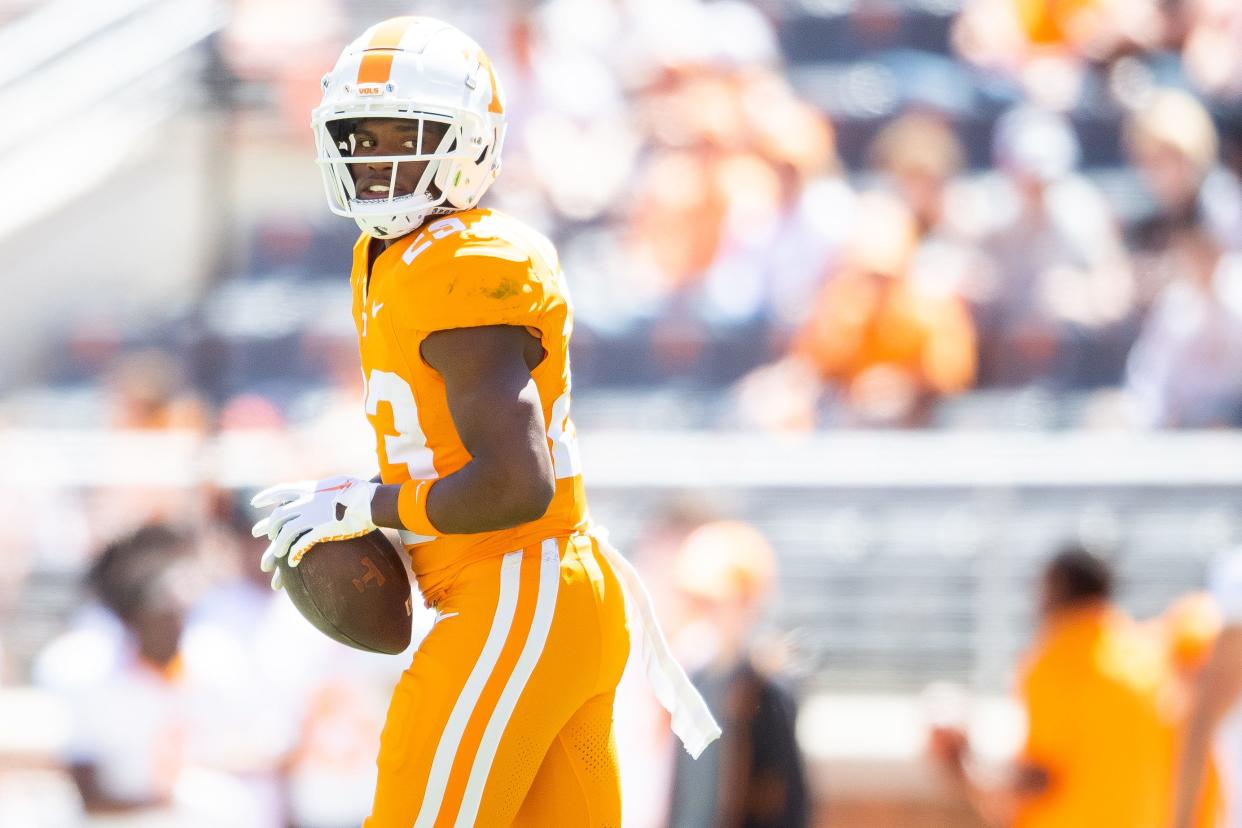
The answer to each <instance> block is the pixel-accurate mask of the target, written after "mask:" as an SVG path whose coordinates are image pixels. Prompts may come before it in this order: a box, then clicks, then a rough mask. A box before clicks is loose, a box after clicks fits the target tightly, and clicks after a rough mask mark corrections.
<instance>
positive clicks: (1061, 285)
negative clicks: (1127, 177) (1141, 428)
mask: <svg viewBox="0 0 1242 828" xmlns="http://www.w3.org/2000/svg"><path fill="white" fill-rule="evenodd" d="M993 152H994V155H995V157H996V163H997V167H998V172H999V178H994V179H993V180H992V181H990V182H988V186H989V188H990V189H992V190H993V191H992V192H991V193H990V195H989V209H990V211H991V216H992V217H993V219H994V222H995V223H994V225H993V229H992V230H991V231H990V232H989V233H988V234H987V236H986V238H985V240H984V245H985V249H986V250H987V252H988V253H989V254H990V255H991V257H992V259H993V262H994V267H995V281H994V283H993V284H992V285H991V286H989V287H988V288H987V289H986V291H985V297H984V298H983V302H982V305H981V307H980V308H979V310H978V324H979V331H980V333H979V340H980V348H979V352H980V355H981V356H982V358H983V360H982V363H981V365H980V384H981V385H1008V386H1011V385H1026V384H1029V383H1031V382H1035V381H1037V380H1040V379H1042V378H1051V379H1052V380H1053V381H1054V382H1056V383H1057V384H1059V385H1060V386H1062V387H1065V386H1069V387H1073V386H1075V385H1081V384H1092V381H1093V380H1094V384H1099V381H1100V377H1098V374H1100V373H1101V372H1103V373H1104V374H1105V378H1106V379H1107V380H1111V381H1113V382H1115V381H1116V374H1118V373H1120V366H1121V362H1122V359H1123V357H1124V353H1125V346H1127V345H1128V337H1124V329H1123V330H1121V331H1120V332H1119V333H1121V334H1122V335H1123V338H1122V339H1121V341H1120V346H1118V347H1115V348H1114V350H1116V352H1117V353H1116V355H1115V357H1114V358H1113V359H1112V360H1111V362H1112V363H1115V364H1113V365H1110V364H1109V363H1110V360H1109V359H1108V353H1107V351H1106V350H1105V345H1106V344H1107V342H1108V335H1109V333H1110V331H1111V332H1113V333H1118V330H1117V325H1118V323H1120V322H1121V321H1122V320H1124V319H1125V318H1126V317H1127V316H1128V315H1129V314H1130V312H1131V307H1132V301H1133V300H1132V294H1133V288H1132V282H1131V274H1130V269H1129V265H1128V261H1127V258H1126V253H1125V249H1124V248H1123V246H1122V241H1121V237H1120V233H1119V230H1118V227H1117V224H1116V221H1115V220H1114V218H1113V216H1112V213H1111V211H1110V210H1109V207H1108V205H1107V203H1106V202H1105V201H1104V198H1103V196H1102V195H1101V194H1100V193H1099V192H1098V191H1097V190H1096V188H1095V187H1094V186H1092V185H1091V184H1090V183H1089V182H1087V181H1086V180H1085V179H1084V178H1081V177H1079V176H1078V175H1076V174H1074V170H1075V167H1076V166H1077V164H1078V156H1079V147H1078V140H1077V138H1076V136H1075V134H1074V131H1073V129H1072V127H1071V126H1070V124H1069V123H1068V122H1067V121H1066V120H1065V119H1064V118H1062V117H1061V116H1059V115H1055V114H1053V113H1051V112H1047V111H1043V110H1039V109H1036V108H1033V107H1019V108H1017V109H1014V110H1012V111H1010V112H1009V113H1007V114H1006V115H1005V116H1004V117H1003V118H1001V119H1000V121H999V122H998V123H997V125H996V130H995V133H994V136H993ZM1109 373H1111V374H1112V375H1113V376H1111V377H1110V376H1108V374H1109Z"/></svg>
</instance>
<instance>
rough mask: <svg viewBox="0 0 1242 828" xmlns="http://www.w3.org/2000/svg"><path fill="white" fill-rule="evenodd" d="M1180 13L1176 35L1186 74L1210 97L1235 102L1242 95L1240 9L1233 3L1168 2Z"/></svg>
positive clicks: (1224, 0)
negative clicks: (1178, 34)
mask: <svg viewBox="0 0 1242 828" xmlns="http://www.w3.org/2000/svg"><path fill="white" fill-rule="evenodd" d="M1169 5H1170V6H1172V7H1173V8H1174V9H1176V10H1177V11H1178V12H1180V15H1179V19H1178V21H1177V23H1178V30H1179V33H1181V32H1184V33H1185V34H1184V38H1183V40H1182V60H1183V63H1184V64H1185V67H1186V73H1187V74H1188V75H1189V76H1190V78H1191V80H1193V81H1194V83H1195V85H1196V86H1198V87H1199V88H1200V89H1202V90H1203V91H1204V92H1206V93H1208V94H1209V95H1211V96H1213V97H1217V98H1220V99H1222V100H1228V99H1234V100H1236V99H1237V97H1238V96H1239V95H1240V94H1242V50H1239V49H1238V43H1240V42H1242V7H1240V6H1239V5H1238V4H1237V3H1236V2H1234V0H1181V2H1178V3H1170V4H1169Z"/></svg>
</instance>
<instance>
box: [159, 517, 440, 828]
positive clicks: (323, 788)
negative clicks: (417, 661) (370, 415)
mask: <svg viewBox="0 0 1242 828" xmlns="http://www.w3.org/2000/svg"><path fill="white" fill-rule="evenodd" d="M247 500H248V498H240V497H236V496H235V494H233V493H229V494H225V495H222V496H221V497H220V498H219V500H218V503H217V511H218V512H219V515H218V518H219V519H220V520H219V524H218V529H219V531H218V533H217V534H218V537H217V543H218V545H219V547H220V550H221V551H222V552H223V553H224V554H223V555H222V556H221V557H222V558H223V559H224V562H225V565H226V577H224V578H223V579H222V580H221V581H220V583H218V584H217V585H216V586H215V587H214V588H213V589H212V590H211V591H209V592H207V593H206V594H205V595H203V596H202V598H201V599H200V600H199V601H198V602H197V603H196V604H195V606H194V609H193V611H192V613H191V615H190V618H189V622H188V625H187V629H186V634H185V645H184V648H183V649H184V652H185V659H186V662H187V665H188V667H189V668H190V671H191V673H192V674H193V675H195V676H197V677H199V681H198V683H199V684H200V685H201V686H203V688H204V690H206V691H207V693H209V695H210V699H211V702H210V704H205V705H201V706H199V707H198V708H196V709H195V711H194V717H195V720H194V721H195V730H196V732H198V733H199V734H200V736H199V738H198V741H197V744H198V748H199V750H198V757H199V758H200V760H202V761H204V762H210V763H211V764H212V765H213V766H214V767H218V768H222V769H227V770H229V771H230V773H231V774H232V775H233V776H234V778H235V779H236V780H237V781H238V783H240V784H241V785H244V786H245V788H246V790H247V793H248V795H249V796H250V797H251V798H252V801H253V802H254V803H255V805H254V807H255V809H256V810H261V811H262V813H263V815H264V816H263V819H262V821H260V822H257V823H255V824H256V826H257V825H263V826H269V825H270V826H277V825H293V826H297V828H344V826H348V825H358V824H360V823H361V822H362V820H363V819H364V818H365V817H366V816H367V814H369V813H370V810H371V803H372V798H373V796H374V793H375V755H376V753H377V751H378V750H379V732H380V729H381V727H382V725H383V719H384V711H385V710H386V709H387V703H388V698H389V696H390V694H391V692H392V687H393V685H395V684H396V682H397V678H398V677H399V675H400V673H401V670H402V668H403V666H404V665H405V664H406V663H408V660H407V661H403V660H402V659H400V658H391V657H389V656H382V655H376V654H371V653H363V652H359V651H357V650H352V649H349V648H347V647H343V646H341V645H339V644H337V643H336V642H333V641H332V640H330V639H329V638H327V637H326V636H324V635H322V634H320V633H319V632H318V631H317V630H316V629H314V628H313V627H312V626H311V625H310V624H308V623H307V622H306V621H305V619H303V618H302V617H301V615H299V614H298V611H297V610H296V609H295V608H294V606H293V604H292V603H290V602H289V601H285V600H281V599H280V596H279V594H278V593H276V592H273V591H272V590H271V588H270V587H269V584H268V581H269V580H270V575H267V574H265V573H263V572H261V571H260V570H259V568H258V566H257V564H256V560H257V555H258V552H260V551H261V550H262V547H263V545H264V544H261V543H260V542H259V541H257V540H255V539H254V537H253V536H252V535H251V533H250V526H251V524H253V523H254V520H255V518H256V515H255V514H254V513H253V512H252V511H251V510H250V509H249V507H248V506H247V505H245V503H246V501H247ZM429 628H430V612H429V611H427V610H425V609H424V610H422V611H420V612H418V613H416V615H415V618H414V635H413V641H412V643H411V647H415V646H417V644H418V641H419V640H420V639H421V638H422V636H423V634H425V633H426V631H427V630H428V629H429Z"/></svg>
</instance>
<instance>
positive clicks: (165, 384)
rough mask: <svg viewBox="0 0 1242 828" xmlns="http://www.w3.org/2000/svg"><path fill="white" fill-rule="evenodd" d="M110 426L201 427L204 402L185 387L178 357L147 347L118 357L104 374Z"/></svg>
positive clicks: (206, 417)
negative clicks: (110, 411) (110, 415)
mask: <svg viewBox="0 0 1242 828" xmlns="http://www.w3.org/2000/svg"><path fill="white" fill-rule="evenodd" d="M105 381H106V386H107V390H108V392H109V398H110V399H109V402H110V405H111V408H112V418H111V423H110V425H112V426H113V427H114V428H137V429H193V430H201V429H203V428H205V427H206V426H207V425H208V424H209V421H210V413H209V409H208V407H207V405H206V404H205V403H204V402H203V401H202V400H201V399H200V398H199V397H198V395H197V394H196V393H195V392H194V391H193V390H192V389H191V388H190V387H189V382H188V376H187V374H186V371H185V369H184V366H182V365H181V364H180V363H179V361H178V360H177V359H176V358H175V357H173V356H172V355H171V354H168V353H166V352H164V351H161V350H158V349H148V350H144V351H135V352H132V353H128V354H125V355H123V356H121V357H120V358H118V359H117V360H116V362H115V364H114V365H113V366H112V367H111V368H110V369H109V371H108V372H107V374H106V375H105Z"/></svg>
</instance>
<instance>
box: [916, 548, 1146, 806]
mask: <svg viewBox="0 0 1242 828" xmlns="http://www.w3.org/2000/svg"><path fill="white" fill-rule="evenodd" d="M1112 596H1113V574H1112V571H1111V570H1110V568H1109V567H1108V565H1107V564H1106V563H1104V561H1102V560H1101V559H1099V558H1098V557H1096V556H1095V555H1093V554H1091V553H1090V552H1088V551H1086V550H1085V549H1083V548H1081V547H1078V546H1069V547H1066V548H1065V549H1063V550H1062V551H1061V552H1059V553H1058V554H1057V555H1056V556H1055V557H1054V558H1053V559H1052V561H1051V562H1050V563H1049V564H1048V565H1047V567H1046V568H1045V570H1044V574H1043V577H1042V580H1041V584H1040V597H1039V613H1040V617H1041V627H1040V632H1039V638H1038V641H1037V642H1036V644H1035V646H1034V648H1033V650H1032V651H1031V652H1030V654H1029V655H1028V657H1027V658H1026V660H1025V664H1024V666H1023V669H1022V676H1021V680H1020V683H1019V695H1020V698H1021V702H1022V706H1023V707H1024V708H1025V711H1026V714H1027V721H1028V725H1027V736H1026V743H1025V746H1024V747H1023V749H1022V752H1021V755H1020V757H1019V758H1018V760H1017V762H1016V764H1015V766H1014V767H1013V768H1012V770H1011V771H1010V772H1009V773H1008V774H1007V781H1006V782H1004V783H1002V784H1001V785H999V786H994V787H989V786H985V785H982V784H980V783H979V782H977V781H976V780H975V778H974V777H973V776H972V774H971V773H970V772H969V770H968V756H969V749H970V745H969V742H968V740H967V738H966V736H965V734H964V733H963V732H962V731H960V730H954V729H950V728H939V729H936V730H934V731H933V732H932V734H931V744H930V749H931V753H932V756H933V758H934V759H935V760H936V761H937V762H938V764H939V765H940V766H941V767H942V768H943V769H944V770H945V771H946V772H947V774H948V776H949V778H950V780H951V781H952V782H953V783H954V785H955V787H956V788H957V789H958V790H959V791H960V792H962V793H963V795H965V796H966V797H967V798H968V799H969V800H970V801H971V803H972V804H973V805H974V806H975V807H976V809H977V810H978V811H979V813H980V815H981V816H982V817H983V818H984V820H985V821H986V822H987V823H988V824H989V825H997V826H1002V825H1003V826H1013V827H1014V828H1086V826H1118V828H1120V826H1125V828H1158V826H1164V824H1165V823H1164V820H1165V819H1166V818H1167V817H1166V810H1167V809H1166V804H1167V802H1168V791H1169V779H1168V773H1167V769H1168V768H1169V766H1170V759H1169V751H1170V739H1169V729H1168V722H1167V719H1166V718H1165V717H1164V715H1163V714H1162V709H1161V699H1160V696H1161V691H1162V689H1163V687H1164V686H1165V678H1166V675H1167V672H1166V666H1165V664H1166V663H1165V660H1164V658H1163V654H1162V650H1161V647H1160V646H1159V645H1158V644H1157V642H1156V641H1155V640H1154V638H1153V637H1152V636H1151V635H1150V634H1148V633H1146V632H1145V631H1144V630H1143V629H1142V628H1141V627H1140V626H1139V625H1138V624H1136V623H1135V622H1134V621H1133V620H1132V619H1130V618H1129V617H1128V616H1126V615H1125V613H1123V612H1122V611H1121V610H1120V609H1119V608H1118V607H1117V606H1116V605H1115V604H1114V603H1113V600H1112Z"/></svg>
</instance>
